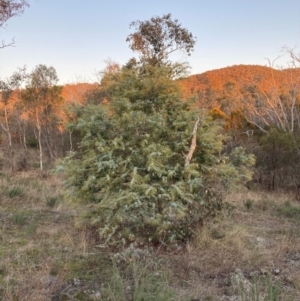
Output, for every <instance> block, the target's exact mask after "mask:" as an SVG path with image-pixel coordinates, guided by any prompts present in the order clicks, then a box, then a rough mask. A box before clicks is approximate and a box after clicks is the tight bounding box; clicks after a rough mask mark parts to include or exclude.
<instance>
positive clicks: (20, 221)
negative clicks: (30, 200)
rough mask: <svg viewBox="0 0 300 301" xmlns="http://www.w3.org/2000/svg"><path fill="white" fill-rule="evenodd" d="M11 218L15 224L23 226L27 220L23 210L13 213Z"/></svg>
mask: <svg viewBox="0 0 300 301" xmlns="http://www.w3.org/2000/svg"><path fill="white" fill-rule="evenodd" d="M11 220H12V222H13V223H14V224H15V225H17V226H23V225H24V224H25V222H26V214H25V212H23V211H21V212H17V213H15V214H13V216H12V218H11Z"/></svg>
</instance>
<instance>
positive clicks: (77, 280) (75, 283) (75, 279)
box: [73, 278, 81, 286]
mask: <svg viewBox="0 0 300 301" xmlns="http://www.w3.org/2000/svg"><path fill="white" fill-rule="evenodd" d="M73 284H74V286H80V285H81V281H80V279H78V278H74V279H73Z"/></svg>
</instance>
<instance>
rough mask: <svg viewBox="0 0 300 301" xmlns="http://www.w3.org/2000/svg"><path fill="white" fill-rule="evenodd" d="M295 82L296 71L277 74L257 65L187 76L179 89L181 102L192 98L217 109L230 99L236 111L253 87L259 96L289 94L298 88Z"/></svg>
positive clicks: (233, 67) (180, 83) (285, 70)
mask: <svg viewBox="0 0 300 301" xmlns="http://www.w3.org/2000/svg"><path fill="white" fill-rule="evenodd" d="M299 78H300V70H299V69H283V70H278V69H273V68H270V67H266V66H259V65H234V66H230V67H226V68H221V69H216V70H211V71H207V72H204V73H201V74H195V75H191V76H189V77H187V78H184V79H181V80H180V81H179V85H180V88H181V90H182V91H183V95H184V98H185V99H188V98H190V97H194V96H196V97H197V99H198V101H199V102H200V104H201V105H208V106H217V107H220V106H221V104H220V102H219V101H220V100H221V99H222V98H224V97H226V98H231V99H233V100H234V101H235V102H236V105H237V107H238V108H240V107H241V103H240V102H237V101H238V99H239V98H240V97H241V96H242V95H245V94H246V93H247V89H249V87H255V88H257V89H258V90H259V91H261V92H269V91H271V90H274V89H276V90H277V91H278V92H279V93H283V92H287V91H288V90H290V86H291V84H293V85H294V86H295V83H297V84H298V82H299ZM298 85H299V84H298ZM218 100H219V101H218ZM203 101H204V102H203ZM205 102H206V103H205ZM233 109H237V108H233Z"/></svg>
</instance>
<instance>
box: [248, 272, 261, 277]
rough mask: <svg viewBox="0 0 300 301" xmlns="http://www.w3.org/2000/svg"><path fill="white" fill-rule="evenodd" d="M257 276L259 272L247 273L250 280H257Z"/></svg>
mask: <svg viewBox="0 0 300 301" xmlns="http://www.w3.org/2000/svg"><path fill="white" fill-rule="evenodd" d="M258 276H259V271H252V272H250V273H249V277H250V278H257V277H258Z"/></svg>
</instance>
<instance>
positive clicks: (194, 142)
mask: <svg viewBox="0 0 300 301" xmlns="http://www.w3.org/2000/svg"><path fill="white" fill-rule="evenodd" d="M199 121H200V118H199V117H198V118H197V120H196V122H195V125H194V129H193V138H192V142H191V146H190V150H189V153H188V154H187V155H186V157H185V162H184V167H187V166H189V165H190V162H191V160H192V157H193V154H194V151H195V149H196V146H197V129H198V124H199Z"/></svg>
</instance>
